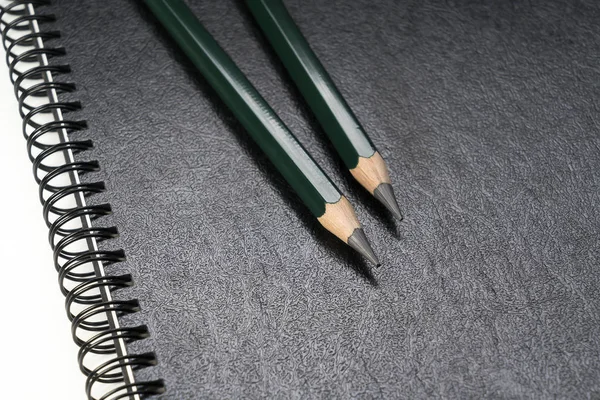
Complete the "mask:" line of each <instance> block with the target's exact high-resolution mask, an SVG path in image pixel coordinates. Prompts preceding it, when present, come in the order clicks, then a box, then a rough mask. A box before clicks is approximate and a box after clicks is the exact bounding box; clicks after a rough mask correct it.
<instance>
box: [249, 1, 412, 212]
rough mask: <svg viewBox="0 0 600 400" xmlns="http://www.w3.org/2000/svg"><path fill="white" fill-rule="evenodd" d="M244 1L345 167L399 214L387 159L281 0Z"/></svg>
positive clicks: (388, 207)
mask: <svg viewBox="0 0 600 400" xmlns="http://www.w3.org/2000/svg"><path fill="white" fill-rule="evenodd" d="M246 3H247V5H248V7H249V8H250V11H251V12H252V15H254V18H255V19H256V21H257V22H258V25H259V26H260V28H261V29H262V31H263V32H264V33H265V35H266V37H267V38H268V40H269V42H270V43H271V45H272V46H273V48H274V49H275V52H276V53H277V55H278V56H279V58H280V59H281V61H282V62H283V64H284V65H285V67H286V69H287V70H288V72H289V74H290V75H291V77H292V79H293V80H294V82H295V83H296V85H297V86H298V88H299V89H300V92H301V93H302V95H303V96H304V98H305V99H306V101H307V103H308V104H309V106H310V107H311V109H312V110H313V112H314V113H315V115H316V117H317V119H318V120H319V122H320V124H321V126H322V127H323V129H324V130H325V133H326V134H327V135H328V136H329V139H330V140H331V142H332V143H333V145H334V147H335V148H336V150H337V152H338V153H339V155H340V156H341V158H342V160H343V161H344V164H346V167H347V168H348V169H349V170H350V172H351V173H352V175H353V176H354V178H355V179H356V180H357V181H358V182H359V183H360V184H361V185H362V186H364V187H365V188H366V189H367V190H368V191H369V192H370V193H371V194H372V195H374V196H375V197H376V198H377V199H378V200H379V201H380V202H381V203H383V205H384V206H385V207H386V208H387V209H388V210H389V211H390V212H391V213H392V214H393V215H394V216H395V217H397V218H398V219H400V220H401V219H402V213H401V212H400V208H399V207H398V202H397V201H396V197H395V195H394V191H393V189H392V185H391V181H390V176H389V173H388V169H387V166H386V164H385V161H383V158H382V157H381V155H380V154H379V152H378V151H377V149H376V148H375V146H374V145H373V143H372V142H371V140H370V139H369V137H368V136H367V134H366V132H365V130H364V129H363V127H362V126H361V124H360V122H358V119H357V118H356V116H355V115H354V113H353V112H352V110H351V109H350V107H349V106H348V104H347V103H346V101H345V100H344V98H343V97H342V95H341V94H340V92H339V90H338V89H337V88H336V86H335V84H334V83H333V81H332V80H331V78H330V76H329V74H328V73H327V71H326V70H325V68H324V67H323V65H321V62H320V61H319V59H318V58H317V56H316V55H315V53H314V52H313V51H312V49H311V48H310V46H309V44H308V42H307V41H306V39H305V38H304V36H303V35H302V33H301V32H300V30H299V29H298V27H297V26H296V24H295V23H294V20H293V19H292V17H291V16H290V14H289V13H288V11H287V9H286V8H285V6H284V5H283V3H282V2H281V0H246Z"/></svg>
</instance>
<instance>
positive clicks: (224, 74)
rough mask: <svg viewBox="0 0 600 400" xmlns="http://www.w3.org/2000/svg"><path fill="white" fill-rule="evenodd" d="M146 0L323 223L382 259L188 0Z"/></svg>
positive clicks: (334, 190) (344, 201) (348, 209)
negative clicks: (184, 0) (191, 7)
mask: <svg viewBox="0 0 600 400" xmlns="http://www.w3.org/2000/svg"><path fill="white" fill-rule="evenodd" d="M145 2H146V4H147V5H148V6H149V8H150V10H151V11H152V12H153V13H154V15H155V16H156V17H157V19H158V20H159V21H160V22H161V23H162V25H163V26H164V27H165V28H166V29H167V31H168V32H169V34H170V35H171V36H172V37H173V39H174V40H175V41H176V42H177V43H178V44H179V46H180V47H181V48H182V49H183V51H184V52H185V53H186V54H187V56H188V57H189V58H190V59H191V61H192V62H193V63H194V65H195V66H196V67H197V68H198V70H199V71H200V72H201V73H202V75H203V76H204V77H205V78H206V80H207V81H208V82H209V84H210V85H211V86H212V87H213V88H214V89H215V91H216V92H217V93H218V94H219V96H220V97H221V99H222V100H223V101H224V102H225V104H226V105H227V106H228V107H229V108H230V109H231V111H232V112H233V113H234V115H235V116H236V117H237V119H238V120H239V121H240V123H241V124H242V125H243V126H244V128H245V129H246V130H247V131H248V133H249V134H250V136H251V137H252V139H254V141H255V142H256V143H257V144H258V145H259V147H260V148H261V149H262V151H263V152H264V153H265V154H266V155H267V157H268V158H269V159H270V160H271V162H272V163H273V164H274V165H275V167H276V168H277V169H278V170H279V172H280V173H281V174H282V175H283V176H284V178H285V179H286V180H287V182H288V183H289V184H290V185H291V186H292V188H294V190H295V191H296V193H297V194H298V195H299V196H300V198H301V199H302V201H303V202H304V203H305V204H306V205H307V206H308V208H309V209H310V211H311V212H312V213H313V214H314V215H315V216H316V217H317V219H318V221H319V222H320V223H321V225H323V226H324V227H325V228H326V229H327V230H328V231H330V232H331V233H333V234H334V235H336V236H337V237H338V238H339V239H341V240H342V241H344V242H345V243H347V244H348V245H349V246H351V247H352V248H354V249H355V250H356V251H358V252H359V253H360V254H362V255H363V256H365V257H366V258H367V259H369V260H370V261H371V262H373V263H374V264H375V265H379V260H378V259H377V257H376V256H375V253H374V252H373V250H372V248H371V245H370V244H369V241H368V240H367V238H366V236H365V234H364V232H363V230H362V228H361V226H360V223H359V222H358V219H357V218H356V214H355V213H354V209H353V208H352V206H351V205H350V202H348V200H347V199H346V197H344V196H343V195H342V193H340V191H339V190H338V188H337V187H336V186H335V185H334V184H333V183H332V182H331V180H330V179H329V177H327V175H326V174H325V173H324V172H323V170H321V168H320V167H319V166H318V165H317V164H316V162H315V161H314V160H313V159H312V158H311V157H310V155H309V154H308V153H307V152H306V150H305V149H304V148H303V147H302V145H301V144H300V143H299V142H298V141H297V139H296V138H295V137H294V135H293V134H292V133H291V132H290V130H289V129H288V128H287V126H285V124H284V123H283V122H282V121H281V119H280V118H279V117H278V116H277V114H275V112H274V111H273V110H272V109H271V107H270V106H269V105H268V104H267V102H266V101H265V100H264V99H263V97H262V96H261V95H260V94H259V93H258V92H257V91H256V89H255V88H254V87H253V86H252V84H251V83H250V82H249V81H248V79H247V78H246V77H245V76H244V74H243V73H242V72H241V71H240V69H239V68H238V67H237V66H236V65H235V63H234V62H233V61H232V60H231V58H229V56H228V55H227V54H226V53H225V52H224V51H223V49H222V48H221V47H220V46H219V45H218V44H217V42H216V41H215V40H214V39H213V37H212V36H211V35H210V34H209V33H208V31H206V29H204V27H203V26H202V24H201V23H200V21H198V19H197V18H196V17H195V16H194V14H193V13H192V11H191V10H190V9H189V8H188V7H187V5H186V4H185V3H184V2H183V1H182V0H145Z"/></svg>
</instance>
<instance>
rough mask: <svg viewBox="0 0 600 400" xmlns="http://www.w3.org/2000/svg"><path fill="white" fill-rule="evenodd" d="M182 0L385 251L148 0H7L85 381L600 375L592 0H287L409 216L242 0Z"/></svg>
mask: <svg viewBox="0 0 600 400" xmlns="http://www.w3.org/2000/svg"><path fill="white" fill-rule="evenodd" d="M188 3H189V5H190V6H191V8H192V9H193V10H194V12H195V13H196V14H197V15H198V17H199V18H200V20H201V21H202V22H203V23H204V24H205V26H206V27H207V29H208V30H209V31H210V32H211V33H213V35H214V36H215V38H216V39H217V40H218V41H219V43H220V44H221V45H222V46H223V48H224V49H225V50H226V51H227V52H228V53H229V54H230V55H231V56H232V58H233V59H234V60H235V61H236V62H237V63H238V64H239V65H240V67H241V69H242V70H243V71H244V72H245V73H246V74H247V75H248V77H249V79H250V81H252V82H253V83H254V84H255V86H256V87H257V88H258V90H259V91H260V92H261V93H262V94H263V95H264V97H265V98H266V99H267V101H269V102H270V103H271V104H272V105H273V108H274V109H275V111H276V112H277V113H278V114H279V115H280V116H281V117H282V119H283V120H284V121H285V122H286V123H287V124H288V126H289V127H290V128H291V130H292V131H293V132H294V133H295V134H296V135H297V136H298V138H299V139H300V141H301V142H302V143H303V144H304V145H305V147H306V148H307V149H308V151H309V152H310V153H311V154H312V155H313V156H314V158H315V159H316V160H317V162H318V163H320V164H321V165H322V166H323V168H324V169H325V170H326V171H327V172H328V173H329V175H330V176H332V177H334V179H335V180H336V183H337V184H338V185H339V186H340V188H341V189H342V190H343V191H344V192H345V193H347V195H348V197H349V198H350V200H351V201H352V202H353V204H354V205H355V207H356V209H357V213H358V215H359V218H361V220H362V222H363V225H364V226H365V230H366V231H367V233H368V235H369V237H370V238H372V239H371V241H372V244H373V247H374V248H375V249H376V251H377V252H378V253H379V255H380V258H381V260H382V262H383V266H382V267H381V268H379V269H375V270H370V269H369V268H368V267H367V266H366V265H365V264H363V263H362V262H361V261H360V260H356V259H355V258H354V257H353V255H352V254H351V253H350V252H349V251H348V250H347V249H346V248H344V246H343V244H342V243H338V241H337V240H336V239H335V238H333V237H332V236H331V235H329V234H328V233H327V232H324V230H323V229H322V228H321V227H320V226H319V225H318V223H317V222H316V221H314V219H313V218H312V217H311V216H310V214H309V212H308V210H306V209H305V208H304V207H303V206H302V204H301V203H300V202H299V200H298V199H297V198H296V197H295V196H294V195H293V193H291V191H290V189H289V187H287V186H286V184H285V182H284V181H283V179H282V178H281V177H280V176H279V175H277V173H276V171H275V170H274V168H273V167H272V166H271V165H270V164H269V163H268V161H267V160H266V158H265V157H264V156H263V155H262V154H261V153H260V151H259V150H258V148H257V147H256V146H255V145H254V144H253V143H252V142H251V141H250V140H249V139H248V137H247V135H246V134H245V132H244V131H243V129H242V128H241V126H240V125H239V124H238V123H237V122H236V121H235V119H234V118H233V116H232V114H231V112H230V111H229V110H227V109H226V108H225V107H224V105H223V104H222V103H221V102H220V101H219V99H218V98H217V96H216V94H215V93H214V92H213V91H212V90H211V89H210V88H209V87H208V85H207V83H206V82H205V81H204V80H203V78H202V77H201V76H199V74H198V73H197V72H196V71H195V69H194V68H193V66H192V65H191V63H190V62H189V61H188V60H187V59H186V58H185V56H183V55H182V54H181V52H180V51H179V50H178V48H177V46H176V45H175V43H174V42H173V41H171V40H170V39H169V38H168V36H167V34H166V32H165V31H164V30H163V29H162V28H161V27H160V26H159V24H158V23H157V21H156V20H155V19H154V18H153V17H152V15H151V14H150V13H149V11H148V10H147V9H146V8H145V7H144V5H143V4H142V2H136V1H103V0H102V1H101V0H94V1H92V0H90V1H86V2H85V3H82V2H77V1H74V0H72V1H67V0H56V1H51V2H47V1H41V0H36V1H31V2H21V1H19V2H15V3H13V4H14V6H8V7H5V9H4V12H3V16H2V18H3V21H4V23H3V25H2V30H3V32H5V35H4V36H3V39H4V44H5V45H6V46H10V45H11V44H12V43H15V42H17V43H16V44H15V45H14V46H12V47H9V52H10V53H11V54H12V57H9V63H10V66H11V70H12V72H13V73H12V74H11V76H12V78H13V79H14V80H15V85H16V87H17V90H16V94H17V95H18V96H19V98H20V100H21V112H22V115H23V117H24V126H25V130H26V132H25V133H26V136H27V137H28V139H27V144H28V146H29V147H28V151H29V153H30V158H31V159H32V161H33V162H34V163H35V166H36V168H37V175H36V179H37V180H38V182H39V184H40V187H41V189H42V190H41V193H42V199H43V200H44V204H45V206H44V218H45V219H46V220H47V223H48V226H49V229H50V238H51V242H52V244H53V248H54V253H55V259H54V262H55V264H56V267H57V270H58V271H59V276H60V277H61V285H62V288H63V292H64V293H65V295H66V301H67V305H68V306H69V309H70V310H71V314H72V315H71V319H72V321H73V326H74V331H75V335H74V339H75V340H76V342H77V343H78V344H79V345H80V346H81V349H82V350H81V352H80V355H81V357H80V360H79V362H80V364H81V366H82V371H83V372H84V373H85V374H86V375H87V376H88V380H87V386H86V388H85V390H86V394H87V396H88V398H96V399H99V398H102V399H117V398H132V399H134V398H138V399H139V398H146V397H153V398H161V399H199V398H431V397H439V398H486V397H487V398H594V397H595V396H598V395H599V394H600V343H599V339H598V338H600V321H599V316H600V313H599V306H600V303H599V301H600V271H599V270H598V264H599V260H600V240H599V239H600V238H599V234H598V232H600V230H599V228H600V216H599V214H598V212H597V204H598V202H599V201H600V199H599V193H600V176H599V171H600V135H599V134H598V121H599V120H600V118H599V111H598V110H599V108H598V107H599V106H598V99H599V98H600V86H599V84H598V82H600V72H599V70H598V68H597V66H598V61H599V60H598V54H599V50H600V49H598V43H600V27H599V26H598V24H597V21H598V20H599V18H600V4H599V3H598V2H584V1H582V2H571V1H559V0H552V1H543V2H542V1H540V2H535V1H534V2H523V3H520V2H516V3H510V4H509V3H506V4H504V3H502V2H495V3H494V2H491V3H485V2H484V3H479V2H477V3H470V2H445V3H443V4H442V3H440V2H437V1H407V2H397V1H392V0H389V1H388V0H386V1H379V2H375V3H373V2H370V1H367V0H364V1H363V0H360V1H352V2H346V1H337V0H336V1H327V2H324V1H308V2H302V1H300V0H288V1H286V5H287V6H288V8H289V10H290V13H291V14H292V16H293V17H294V18H295V19H296V21H297V23H298V25H299V26H300V28H301V30H302V31H303V33H304V34H305V35H306V37H307V39H308V41H309V42H310V43H311V45H312V46H313V48H314V50H315V52H316V53H317V54H318V55H319V57H320V58H321V61H322V62H323V64H324V65H325V67H326V68H327V69H328V70H329V72H330V73H331V76H332V78H333V79H334V81H335V82H337V83H338V85H339V87H340V90H341V91H342V93H343V95H344V96H345V97H346V100H347V101H348V103H349V104H350V106H351V107H352V108H353V110H354V112H355V113H356V115H357V116H358V118H359V119H360V120H361V122H362V123H363V125H364V126H365V128H366V130H367V131H368V132H369V134H370V135H371V137H372V139H373V142H375V143H376V145H377V146H378V148H379V149H380V152H381V153H382V155H383V156H384V157H385V158H386V160H387V163H388V165H389V166H390V169H391V175H392V180H393V181H394V182H396V183H397V187H398V190H397V195H398V200H399V202H400V203H401V204H402V206H403V209H404V211H405V215H406V218H405V221H404V222H402V223H399V224H397V223H395V222H393V220H392V218H391V216H390V215H388V214H387V213H386V211H385V210H384V209H382V207H380V206H379V205H378V204H377V203H376V200H373V199H372V198H371V197H370V196H369V195H368V194H367V193H365V192H364V191H363V189H361V188H360V187H359V186H358V184H356V183H354V182H353V181H352V180H351V177H350V176H349V174H348V173H347V171H344V168H343V166H342V164H341V162H340V161H339V160H338V159H337V157H336V155H335V153H334V151H333V149H332V147H331V146H330V145H329V144H328V143H327V140H326V139H325V136H324V135H323V132H322V131H321V129H320V127H319V126H318V124H317V123H316V121H315V119H314V117H313V116H312V115H311V113H310V112H309V110H308V108H307V107H306V104H304V102H303V100H302V99H301V97H300V96H299V93H298V92H297V90H296V89H295V88H294V87H293V85H292V84H291V83H290V79H289V77H288V76H287V75H286V73H285V71H284V69H283V68H282V66H281V65H280V63H279V62H278V60H277V59H276V57H275V56H274V54H273V52H272V51H271V49H270V48H269V46H268V44H267V42H266V41H265V39H264V38H263V37H262V36H261V35H260V33H259V31H258V29H257V27H256V26H255V25H254V23H253V21H252V19H251V17H250V15H249V13H248V11H247V10H246V9H245V7H244V5H243V4H242V3H238V2H235V1H233V0H227V1H221V0H220V1H201V0H190V1H189V2H188ZM24 35H25V36H24ZM17 37H21V38H22V39H19V40H17V39H15V38H17ZM14 60H17V61H14ZM5 78H6V79H8V77H5ZM47 96H49V99H48V98H47ZM15 112H17V110H15ZM23 156H24V157H26V156H27V154H26V153H25V154H24V155H23ZM49 284H52V282H49ZM74 362H75V360H74ZM82 389H83V388H82Z"/></svg>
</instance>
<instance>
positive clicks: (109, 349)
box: [0, 0, 165, 400]
mask: <svg viewBox="0 0 600 400" xmlns="http://www.w3.org/2000/svg"><path fill="white" fill-rule="evenodd" d="M48 4H49V0H27V1H23V0H16V1H12V2H10V3H9V5H7V6H4V7H1V6H0V30H1V38H2V43H3V46H4V49H5V50H6V63H7V65H8V67H9V73H10V79H11V81H12V82H13V84H14V93H15V96H16V97H17V99H18V102H19V112H20V114H21V117H22V118H23V126H22V130H23V135H24V137H25V139H26V141H27V153H28V156H29V158H30V160H31V161H32V163H33V173H34V177H35V180H36V182H37V183H38V184H39V197H40V201H41V203H42V205H43V217H44V220H45V222H46V224H47V226H48V228H49V234H48V235H49V241H50V245H51V246H52V250H53V260H54V265H55V267H56V270H57V271H58V281H59V285H60V289H61V291H62V293H63V294H64V295H65V297H66V300H65V307H66V311H67V316H68V318H69V320H70V321H71V323H72V327H71V331H72V335H73V340H74V341H75V343H76V344H77V345H78V346H79V347H80V350H79V355H78V361H79V366H80V369H81V371H82V372H83V373H84V374H85V375H86V376H87V380H86V388H85V390H86V394H87V396H88V399H90V400H117V399H126V398H129V399H135V398H147V397H150V396H153V395H160V394H161V393H164V390H165V388H164V383H163V382H162V381H161V380H157V381H147V382H128V381H127V380H126V379H125V374H124V370H125V368H130V369H131V370H137V369H141V368H145V367H151V366H153V365H156V357H155V356H154V354H153V353H144V354H126V355H118V353H117V345H116V343H117V341H122V342H124V343H129V342H132V341H136V340H142V339H145V338H147V337H148V336H149V333H148V329H147V327H146V326H144V325H141V326H135V327H115V326H113V324H111V322H110V319H109V317H108V314H109V313H114V314H116V316H117V317H118V316H122V315H125V314H131V313H135V312H137V311H139V309H140V308H139V304H138V302H137V300H134V299H132V300H107V297H106V296H102V293H103V292H104V293H110V292H112V291H114V290H118V289H121V288H125V287H130V286H131V285H132V284H133V282H132V278H131V276H130V275H105V276H99V274H98V273H97V272H96V271H94V270H91V269H90V268H89V266H90V265H91V264H92V263H96V264H100V265H102V266H103V267H107V266H109V265H110V264H113V263H118V262H122V261H124V260H125V253H124V252H123V251H122V250H110V251H109V250H94V249H92V248H91V247H90V246H89V241H90V240H94V241H95V242H101V241H105V240H110V239H113V238H115V237H117V236H118V232H117V229H116V227H96V226H93V227H92V226H87V225H86V224H85V222H84V221H85V220H86V219H88V220H90V221H91V220H95V219H98V218H101V217H102V216H105V215H108V214H110V213H111V207H110V205H109V204H94V205H86V204H84V203H83V202H81V201H80V202H79V203H78V204H77V205H71V206H69V205H65V203H66V201H67V200H68V199H76V198H77V197H78V196H79V198H80V199H82V198H89V196H92V195H93V194H96V193H101V192H104V191H105V190H106V188H105V185H104V183H103V182H92V183H79V182H77V181H76V180H74V179H73V176H74V174H77V176H81V175H84V174H87V173H93V172H95V171H98V170H99V169H100V166H99V164H98V162H97V161H93V160H92V161H76V160H73V158H69V157H67V156H66V155H67V154H68V152H70V153H71V154H72V155H77V154H81V153H82V152H85V151H86V150H89V149H91V148H92V146H93V143H92V141H91V140H78V141H70V140H69V141H66V140H62V141H59V142H58V143H48V137H50V136H49V135H51V134H54V135H57V134H60V133H61V132H66V134H67V135H68V134H69V133H72V132H76V131H81V130H84V129H86V128H87V125H86V122H85V121H76V120H69V119H68V118H67V119H57V118H53V119H54V120H52V121H49V122H45V123H42V122H36V118H37V117H40V116H42V115H46V116H48V115H51V116H54V115H56V114H55V113H56V112H57V111H60V113H61V114H67V115H68V113H70V112H74V111H77V110H79V109H80V108H81V104H80V103H79V102H73V101H70V102H61V101H54V102H53V101H52V100H51V97H49V96H48V94H49V93H50V92H51V91H53V92H54V93H56V94H60V93H72V92H74V91H75V90H76V89H75V85H74V84H72V83H69V82H63V81H61V80H58V81H56V80H55V79H56V78H61V77H63V76H64V75H65V74H68V73H69V72H70V71H71V69H70V67H69V65H67V64H60V63H58V65H47V63H43V62H40V60H41V59H42V57H43V56H45V58H46V59H53V58H59V57H61V56H64V55H65V54H66V52H65V49H64V48H61V47H51V46H50V47H48V46H46V45H44V46H38V45H37V43H38V41H40V40H41V41H42V42H43V43H46V42H48V41H52V40H55V39H58V38H59V37H60V32H59V31H52V30H46V29H44V31H43V32H42V29H38V31H37V32H36V31H32V29H31V27H32V23H34V22H36V23H37V24H38V26H44V27H45V26H46V25H47V24H49V23H52V22H53V21H55V17H54V15H52V14H38V13H30V8H29V6H30V5H31V6H33V7H38V6H44V5H48ZM19 49H23V51H18V50H19ZM27 63H36V65H35V66H33V67H32V66H26V64H27ZM24 65H25V66H24ZM49 76H50V77H52V79H47V78H48V77H49ZM32 81H33V82H32ZM38 81H39V82H38ZM27 83H30V85H27ZM56 155H62V156H63V158H64V159H65V160H66V161H65V162H60V163H57V162H56V161H55V162H54V163H52V161H51V160H52V159H53V158H54V159H55V158H56V157H53V156H56ZM65 177H69V179H68V180H67V181H68V182H67V183H65V179H64V178H65ZM61 179H62V180H61ZM72 203H73V201H72ZM77 222H79V224H78V223H77ZM82 243H83V244H86V246H81V244H82ZM77 245H79V247H78V246H77ZM82 248H83V250H82ZM86 267H87V268H86ZM75 310H77V311H75ZM91 354H97V355H107V356H108V358H105V359H103V362H102V363H101V364H100V365H94V367H93V368H90V367H88V366H87V363H86V360H87V359H88V356H89V355H91ZM104 360H105V361H104ZM99 383H102V384H113V386H110V389H108V390H107V392H106V393H104V394H103V395H102V396H101V397H94V396H93V393H92V392H94V391H95V387H96V385H97V384H99Z"/></svg>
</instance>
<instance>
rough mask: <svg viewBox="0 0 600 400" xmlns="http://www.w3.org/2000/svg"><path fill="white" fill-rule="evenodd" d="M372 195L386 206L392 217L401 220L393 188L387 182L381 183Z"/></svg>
mask: <svg viewBox="0 0 600 400" xmlns="http://www.w3.org/2000/svg"><path fill="white" fill-rule="evenodd" d="M373 196H375V198H376V199H377V200H379V201H380V202H381V203H382V204H383V205H384V206H385V208H387V209H388V210H389V211H390V212H391V213H392V214H393V215H394V217H396V218H398V221H402V219H403V218H404V217H403V216H402V212H401V211H400V206H398V201H397V200H396V196H395V195H394V189H393V188H392V185H390V184H389V183H382V184H380V185H379V186H377V188H376V189H375V190H374V191H373Z"/></svg>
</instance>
